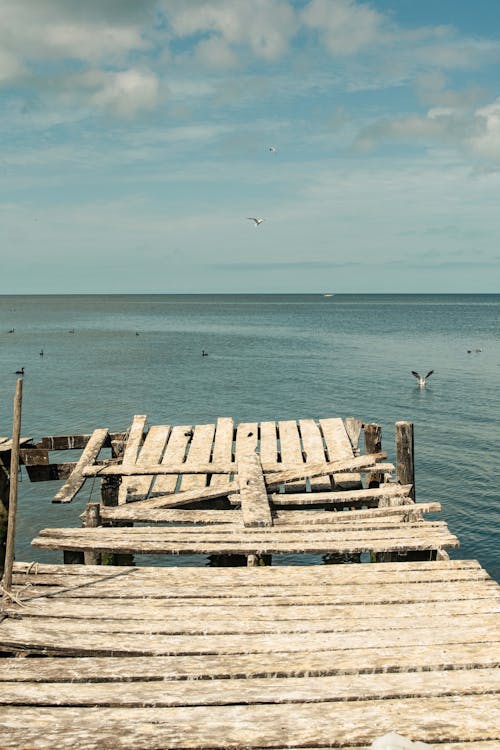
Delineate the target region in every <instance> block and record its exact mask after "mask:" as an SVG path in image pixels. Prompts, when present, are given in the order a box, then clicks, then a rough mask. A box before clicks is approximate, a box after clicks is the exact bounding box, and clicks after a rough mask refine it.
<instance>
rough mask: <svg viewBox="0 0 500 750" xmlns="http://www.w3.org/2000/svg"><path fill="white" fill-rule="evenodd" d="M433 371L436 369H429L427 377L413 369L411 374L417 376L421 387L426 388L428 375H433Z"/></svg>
mask: <svg viewBox="0 0 500 750" xmlns="http://www.w3.org/2000/svg"><path fill="white" fill-rule="evenodd" d="M433 372H434V370H429V372H428V373H427V375H425V377H424V376H423V375H419V374H418V372H415V370H412V371H411V374H412V375H413V376H414V377H416V378H417V380H418V386H419V388H425V381H426V380H427V378H428V377H430V376H431V375H432V373H433Z"/></svg>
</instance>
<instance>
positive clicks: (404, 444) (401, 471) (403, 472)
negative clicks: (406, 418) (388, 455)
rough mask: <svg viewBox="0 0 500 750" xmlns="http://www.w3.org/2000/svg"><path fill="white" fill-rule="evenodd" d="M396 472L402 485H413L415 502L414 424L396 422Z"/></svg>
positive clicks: (412, 492) (412, 495)
mask: <svg viewBox="0 0 500 750" xmlns="http://www.w3.org/2000/svg"><path fill="white" fill-rule="evenodd" d="M396 472H397V480H398V482H399V483H400V484H411V485H413V488H412V490H411V492H410V494H411V497H412V498H413V500H415V456H414V436H413V423H412V422H396Z"/></svg>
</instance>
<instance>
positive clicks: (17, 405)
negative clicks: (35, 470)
mask: <svg viewBox="0 0 500 750" xmlns="http://www.w3.org/2000/svg"><path fill="white" fill-rule="evenodd" d="M22 402H23V379H22V378H18V381H17V383H16V392H15V394H14V418H13V425H12V451H11V454H10V488H9V515H8V525H7V543H6V546H5V570H4V576H3V587H4V598H6V599H7V598H8V594H9V592H10V590H11V588H12V568H13V566H14V551H15V540H16V513H17V482H18V472H19V443H20V440H21V407H22Z"/></svg>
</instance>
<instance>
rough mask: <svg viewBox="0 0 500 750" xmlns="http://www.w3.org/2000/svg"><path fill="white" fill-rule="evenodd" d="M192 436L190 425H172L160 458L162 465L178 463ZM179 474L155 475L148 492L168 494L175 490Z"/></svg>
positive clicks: (151, 494)
mask: <svg viewBox="0 0 500 750" xmlns="http://www.w3.org/2000/svg"><path fill="white" fill-rule="evenodd" d="M192 437H193V428H192V427H191V425H176V426H175V427H172V431H171V433H170V437H169V439H168V442H167V446H166V448H165V452H164V454H163V458H162V460H161V463H162V465H164V466H170V465H172V464H180V463H182V462H183V461H184V456H185V455H186V451H187V447H188V445H189V441H190V440H191V438H192ZM178 479H179V475H178V474H177V473H175V474H171V475H164V476H157V477H156V479H155V482H154V484H153V487H152V489H151V492H150V496H151V497H158V496H159V495H165V494H170V493H171V492H175V490H176V488H177V482H178Z"/></svg>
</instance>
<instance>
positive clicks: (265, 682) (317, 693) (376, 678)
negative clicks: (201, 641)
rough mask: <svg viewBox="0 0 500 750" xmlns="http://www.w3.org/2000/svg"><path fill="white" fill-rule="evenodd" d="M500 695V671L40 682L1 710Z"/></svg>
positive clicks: (6, 695)
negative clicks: (157, 680)
mask: <svg viewBox="0 0 500 750" xmlns="http://www.w3.org/2000/svg"><path fill="white" fill-rule="evenodd" d="M499 692H500V670H498V669H484V670H479V669H476V670H449V671H448V670H440V671H437V670H436V671H432V672H426V673H425V674H422V673H418V672H417V673H413V674H412V676H411V680H409V679H408V673H402V674H401V673H388V674H376V675H366V674H362V675H336V676H334V677H331V676H326V677H302V678H290V677H288V678H283V677H275V678H267V679H266V678H256V679H253V680H247V679H243V680H242V679H235V680H230V681H227V680H212V681H211V682H210V689H209V690H207V685H206V684H204V682H203V681H201V680H182V681H181V680H177V681H171V682H170V683H168V686H167V685H165V683H163V684H162V683H159V682H134V683H132V684H131V683H123V682H122V683H118V684H117V683H114V684H113V687H112V690H110V689H109V684H108V683H100V682H94V683H91V684H80V685H78V686H75V685H73V684H72V683H55V684H52V685H51V684H48V685H45V686H44V689H43V691H42V690H40V688H39V687H38V685H37V683H30V682H24V683H23V682H14V681H13V682H6V683H3V685H2V691H1V692H0V705H3V706H8V705H13V706H14V705H31V706H130V707H134V706H136V707H143V706H164V707H167V706H224V705H225V706H230V705H241V704H243V705H245V704H247V705H248V704H256V703H265V704H278V703H289V704H293V703H328V702H335V701H348V700H387V699H395V698H416V697H426V698H428V697H439V696H445V695H458V696H460V695H461V696H464V695H484V694H486V693H499Z"/></svg>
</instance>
